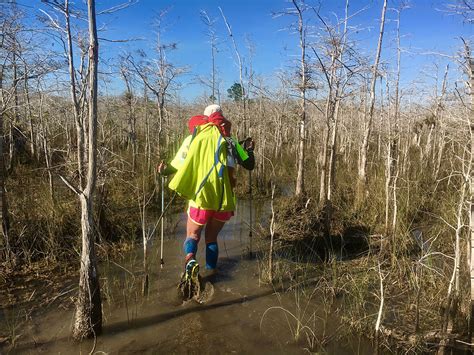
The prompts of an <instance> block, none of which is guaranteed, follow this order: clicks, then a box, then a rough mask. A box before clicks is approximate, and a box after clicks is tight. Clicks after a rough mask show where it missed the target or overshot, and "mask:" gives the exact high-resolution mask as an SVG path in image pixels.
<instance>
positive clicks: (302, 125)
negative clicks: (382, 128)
mask: <svg viewBox="0 0 474 355" xmlns="http://www.w3.org/2000/svg"><path fill="white" fill-rule="evenodd" d="M292 2H293V6H294V7H295V8H296V11H297V13H298V35H299V41H300V50H301V56H300V75H301V83H300V85H301V87H300V110H301V111H300V121H299V127H298V128H299V134H298V156H297V163H296V189H295V194H296V196H299V195H302V194H303V193H304V190H305V189H304V163H305V150H306V142H305V140H306V86H307V77H306V74H307V68H306V29H305V27H304V23H303V12H302V9H300V7H299V6H298V4H297V3H296V0H292Z"/></svg>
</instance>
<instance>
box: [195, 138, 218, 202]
mask: <svg viewBox="0 0 474 355" xmlns="http://www.w3.org/2000/svg"><path fill="white" fill-rule="evenodd" d="M221 141H222V136H220V137H219V140H218V141H217V149H216V152H215V153H214V164H213V165H212V167H211V169H209V172H208V173H207V174H206V176H205V177H204V179H203V180H202V181H201V184H200V185H199V188H198V190H197V191H196V194H195V195H194V199H196V197H197V195H198V194H199V193H200V192H201V190H202V189H203V188H204V185H206V182H207V179H209V176H210V175H211V173H212V170H214V168H215V167H216V166H217V164H219V162H220V161H219V152H220V150H221V149H220V147H221ZM223 167H224V166H223V165H222V167H221V169H220V170H222V175H223V174H224V172H223ZM219 177H222V176H221V171H219ZM219 209H220V207H219Z"/></svg>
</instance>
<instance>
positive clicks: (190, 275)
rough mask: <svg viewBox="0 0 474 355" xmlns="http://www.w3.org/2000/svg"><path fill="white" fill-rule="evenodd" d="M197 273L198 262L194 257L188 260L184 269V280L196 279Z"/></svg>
mask: <svg viewBox="0 0 474 355" xmlns="http://www.w3.org/2000/svg"><path fill="white" fill-rule="evenodd" d="M198 275H199V264H198V263H197V261H196V260H194V259H191V260H189V261H188V263H187V264H186V268H185V270H184V278H185V280H192V281H197V280H198Z"/></svg>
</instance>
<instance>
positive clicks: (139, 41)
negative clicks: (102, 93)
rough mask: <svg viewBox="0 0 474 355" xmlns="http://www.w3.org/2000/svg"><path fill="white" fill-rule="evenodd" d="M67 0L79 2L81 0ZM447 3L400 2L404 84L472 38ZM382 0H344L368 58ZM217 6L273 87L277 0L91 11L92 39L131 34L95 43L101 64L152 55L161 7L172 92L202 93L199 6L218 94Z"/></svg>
mask: <svg viewBox="0 0 474 355" xmlns="http://www.w3.org/2000/svg"><path fill="white" fill-rule="evenodd" d="M71 1H72V2H73V3H74V4H75V5H76V6H79V7H83V8H84V1H83V0H71ZM127 1H129V0H96V2H97V5H96V6H97V11H98V12H100V11H101V10H104V9H108V8H110V7H113V6H115V5H118V4H121V3H123V2H127ZM132 1H133V2H135V0H132ZM454 1H455V0H445V1H441V0H407V2H408V4H409V8H408V9H405V10H404V11H403V12H402V15H401V34H402V39H401V41H402V47H403V56H402V73H401V75H402V82H403V83H404V84H405V85H407V86H408V85H409V84H410V83H411V82H413V81H415V82H424V81H430V80H433V79H432V76H434V75H435V74H436V73H435V72H436V70H438V71H439V72H440V73H441V72H443V71H444V66H445V65H446V63H447V61H449V58H447V57H445V56H444V55H446V56H452V55H454V54H455V53H456V52H457V51H459V49H460V48H461V46H462V42H461V40H460V37H461V36H463V37H464V38H466V39H472V38H473V34H474V33H473V26H472V25H469V24H465V23H463V19H462V17H460V16H456V15H453V14H449V13H447V12H446V11H445V10H446V6H447V5H448V4H450V3H453V2H454ZM17 3H18V4H20V5H24V6H25V8H27V9H28V10H27V11H28V15H29V16H31V17H32V18H33V17H35V16H37V15H39V14H41V12H40V9H43V10H47V11H50V10H48V9H47V8H46V7H45V6H44V5H43V4H41V1H40V0H17ZM307 3H308V4H314V5H315V6H319V7H320V13H321V15H322V17H323V18H324V19H325V20H327V21H328V22H333V23H334V21H335V19H336V18H340V19H342V18H343V16H344V6H345V0H319V1H315V0H313V1H311V0H307ZM382 3H383V1H382V0H350V2H349V4H350V5H349V14H354V13H356V12H358V14H357V15H355V16H354V17H352V18H351V19H350V22H349V25H350V26H354V27H357V28H358V29H359V31H358V32H357V33H354V35H353V39H354V40H355V41H357V42H358V46H359V48H360V50H361V51H362V52H363V53H364V54H365V55H367V56H368V58H370V60H371V61H372V60H373V59H372V58H373V56H374V54H375V47H376V42H377V37H378V32H379V25H380V13H381V9H382ZM398 4H399V0H389V5H388V6H389V10H388V12H387V22H386V31H385V37H384V45H383V50H382V60H383V61H384V62H386V63H387V65H388V66H389V67H392V68H394V63H395V58H396V41H395V28H396V27H395V26H396V23H395V21H394V19H395V18H396V12H395V11H393V10H391V9H390V8H396V7H397V6H398ZM219 6H220V7H221V8H222V10H223V12H224V14H225V16H226V17H227V20H228V22H229V23H230V25H231V26H232V31H233V35H234V38H235V39H236V42H237V46H238V49H239V51H240V53H241V55H242V57H243V58H244V60H245V62H246V64H247V65H248V64H249V61H250V57H251V56H250V54H249V51H248V43H252V46H253V47H254V50H253V56H252V57H251V62H252V68H253V70H254V71H255V74H256V75H258V76H261V77H264V78H265V80H266V82H267V83H268V85H270V86H271V85H275V79H274V78H275V74H276V72H278V71H279V70H287V69H289V68H292V67H294V60H295V58H297V55H298V53H299V48H298V44H299V42H298V37H297V35H296V34H295V33H293V32H291V31H289V30H288V26H289V24H290V23H291V22H292V21H294V20H295V18H294V17H292V16H280V17H275V16H274V14H275V13H279V12H282V11H284V10H285V9H286V8H289V7H291V3H289V2H288V1H285V0H239V1H233V0H199V1H198V0H138V1H137V2H136V3H134V4H132V5H131V6H129V7H127V8H126V9H123V10H121V11H118V12H115V13H113V14H108V15H101V16H99V18H98V24H99V27H100V28H101V32H100V34H99V36H100V37H102V38H106V39H108V40H127V39H130V40H131V41H129V42H114V43H112V42H108V41H107V42H105V41H103V42H102V43H101V48H100V53H101V54H100V55H101V60H102V65H103V66H107V63H113V61H114V59H115V58H117V56H118V55H119V54H124V53H131V54H132V55H136V53H137V50H138V49H140V50H143V51H145V52H146V53H147V55H149V56H150V57H153V56H154V45H155V43H156V29H155V27H154V25H153V23H154V19H155V18H156V17H157V15H158V13H159V12H160V11H161V10H164V9H167V15H166V17H165V20H164V23H165V29H164V31H163V33H162V42H163V43H176V44H177V49H176V50H174V51H171V52H169V53H168V59H169V60H170V61H171V62H172V63H173V64H175V65H176V66H183V67H184V66H185V67H187V68H188V69H189V73H188V74H186V75H185V76H183V77H181V78H180V84H181V89H180V91H179V93H180V96H181V97H182V99H183V100H185V101H192V100H194V99H195V98H196V97H199V96H201V95H203V94H204V93H206V94H209V92H208V91H209V90H207V92H206V89H205V87H204V86H203V85H202V84H197V80H196V78H197V77H198V76H200V77H209V76H210V73H211V56H210V45H209V43H208V38H207V37H206V27H205V25H204V24H203V23H202V21H201V19H200V15H199V14H200V10H205V11H206V12H207V13H208V14H209V16H210V17H211V18H215V19H216V25H215V28H216V32H217V36H218V37H219V44H218V51H219V52H218V53H217V58H216V59H217V69H218V75H219V78H220V79H221V92H225V91H226V89H227V88H229V87H230V86H231V85H232V83H233V82H237V81H238V79H239V69H238V65H237V61H236V58H235V55H234V51H233V49H232V47H231V42H230V40H229V36H228V33H227V29H226V27H225V24H224V22H223V20H222V17H221V15H220V12H219V10H218V7H219ZM360 10H362V11H360ZM311 18H312V21H311V22H310V24H311V25H315V26H316V27H320V25H321V23H320V22H319V23H318V22H317V20H316V18H315V16H311ZM132 39H133V40H132ZM434 53H439V54H442V55H439V54H434ZM434 63H436V64H437V65H438V69H435V67H434ZM103 68H104V67H103ZM105 70H107V71H108V72H113V71H114V68H113V67H108V68H107V69H104V71H105ZM440 75H442V73H441V74H440ZM453 75H454V74H453ZM105 88H106V90H107V92H108V93H111V94H117V93H120V92H122V91H123V89H124V86H123V84H122V83H121V81H120V78H119V76H118V75H113V78H112V79H111V80H110V82H109V83H108V84H107V85H106V86H105Z"/></svg>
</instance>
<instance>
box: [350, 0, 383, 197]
mask: <svg viewBox="0 0 474 355" xmlns="http://www.w3.org/2000/svg"><path fill="white" fill-rule="evenodd" d="M386 12H387V0H384V2H383V7H382V15H381V19H380V32H379V39H378V43H377V51H376V53H375V60H374V64H373V66H372V77H371V83H370V91H369V95H370V99H369V112H368V118H367V119H366V120H365V122H364V134H363V138H362V145H361V150H360V158H359V171H358V178H359V179H358V193H357V196H358V198H359V199H360V198H361V197H362V194H363V191H364V190H365V186H366V180H367V154H368V150H369V139H370V135H371V133H372V121H373V118H374V111H375V83H376V82H377V75H378V66H379V62H380V54H381V53H382V39H383V34H384V28H385V14H386Z"/></svg>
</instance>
